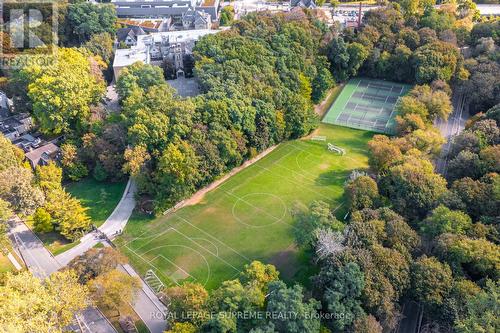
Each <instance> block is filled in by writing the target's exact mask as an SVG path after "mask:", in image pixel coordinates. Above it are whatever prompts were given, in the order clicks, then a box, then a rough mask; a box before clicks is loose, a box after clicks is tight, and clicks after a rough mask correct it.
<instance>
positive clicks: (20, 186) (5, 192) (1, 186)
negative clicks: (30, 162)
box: [0, 167, 44, 215]
mask: <svg viewBox="0 0 500 333" xmlns="http://www.w3.org/2000/svg"><path fill="white" fill-rule="evenodd" d="M33 183H34V177H33V173H32V172H31V170H30V169H27V168H23V167H10V168H8V169H5V170H3V171H1V172H0V198H1V199H3V200H5V201H7V202H8V203H9V204H10V206H11V208H12V209H13V210H14V211H15V212H19V213H22V214H24V215H30V214H32V213H33V212H34V211H35V209H36V208H38V207H40V206H41V205H42V204H43V202H44V195H43V192H42V191H41V190H40V189H39V188H37V187H35V186H33Z"/></svg>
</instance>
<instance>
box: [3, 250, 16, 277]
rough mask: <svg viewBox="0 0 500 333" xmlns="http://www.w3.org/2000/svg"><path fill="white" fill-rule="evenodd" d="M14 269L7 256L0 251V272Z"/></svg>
mask: <svg viewBox="0 0 500 333" xmlns="http://www.w3.org/2000/svg"><path fill="white" fill-rule="evenodd" d="M14 271H15V267H14V265H12V263H11V262H10V260H9V258H7V256H6V255H4V254H3V253H2V252H1V251H0V274H2V273H6V272H14Z"/></svg>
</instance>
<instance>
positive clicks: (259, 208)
mask: <svg viewBox="0 0 500 333" xmlns="http://www.w3.org/2000/svg"><path fill="white" fill-rule="evenodd" d="M315 135H318V136H325V137H326V138H327V140H326V141H313V140H310V139H302V140H295V141H290V142H286V143H283V144H281V145H280V146H278V147H277V148H276V149H275V150H274V151H273V152H271V153H270V154H268V155H267V156H266V157H264V158H263V159H261V160H260V161H258V162H256V163H255V164H253V165H251V166H250V167H248V168H246V169H244V170H242V171H241V172H239V173H238V174H236V175H234V176H233V177H231V178H229V179H228V180H227V181H225V182H224V183H222V184H221V185H220V186H219V187H218V188H216V189H215V190H213V191H211V192H209V193H207V194H206V195H205V197H204V198H203V199H202V200H201V202H199V203H198V204H196V205H193V206H189V207H184V208H182V209H180V210H178V211H176V212H175V213H172V214H170V215H167V216H162V217H159V218H157V219H154V220H151V219H148V218H144V217H142V218H141V217H139V216H135V217H133V218H132V219H131V220H130V221H129V223H128V224H127V227H126V229H125V233H124V235H123V236H122V237H120V239H118V241H117V244H118V246H119V247H120V248H121V250H122V251H123V252H124V253H125V254H127V256H128V257H129V258H130V261H131V263H132V264H133V265H134V267H135V268H136V269H138V271H139V272H140V273H141V274H142V275H143V276H145V275H146V273H147V272H148V271H149V270H152V271H153V272H154V273H155V274H156V276H158V277H159V279H160V280H161V281H162V282H163V283H164V284H165V285H172V284H178V283H180V282H182V281H183V280H189V281H197V282H200V283H202V284H204V285H205V286H206V287H207V288H208V289H211V288H214V287H216V286H218V285H219V284H220V283H221V282H222V281H223V280H227V279H231V278H235V277H236V276H237V275H238V274H239V273H240V271H241V270H242V268H243V266H244V265H245V264H247V263H249V262H251V261H252V260H261V261H263V262H266V263H273V264H275V265H276V266H277V267H278V269H279V270H280V271H281V273H282V277H283V278H284V279H285V280H288V281H290V280H294V279H302V278H303V277H304V276H305V275H307V273H305V270H306V268H305V267H306V263H307V262H306V261H307V260H306V259H304V255H303V253H300V252H299V251H297V249H296V248H295V246H294V242H293V234H292V231H293V228H294V227H293V226H292V216H291V211H292V208H293V207H296V206H299V207H307V206H308V205H309V204H310V203H311V202H312V201H313V200H324V201H326V202H329V203H330V204H331V206H332V207H333V208H335V212H336V214H337V216H338V217H340V218H342V217H343V216H344V214H345V209H343V208H344V207H343V204H342V193H343V184H344V181H345V179H346V177H347V176H348V174H349V173H350V171H351V170H353V169H363V168H366V167H367V161H368V157H367V153H366V144H367V141H368V140H369V139H370V138H371V135H372V134H370V133H369V132H364V131H359V130H353V129H349V128H344V127H339V126H332V125H327V124H322V125H321V126H320V128H319V130H318V131H317V133H315ZM328 143H332V144H335V145H336V146H339V147H342V148H344V149H345V150H346V154H345V155H343V156H341V155H339V154H336V153H333V152H330V151H328V148H327V144H328ZM301 258H302V259H301ZM149 275H151V273H149Z"/></svg>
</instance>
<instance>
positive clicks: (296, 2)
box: [290, 0, 317, 9]
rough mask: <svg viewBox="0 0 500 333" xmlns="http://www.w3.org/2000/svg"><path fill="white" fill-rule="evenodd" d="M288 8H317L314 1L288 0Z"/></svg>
mask: <svg viewBox="0 0 500 333" xmlns="http://www.w3.org/2000/svg"><path fill="white" fill-rule="evenodd" d="M290 7H292V8H293V7H300V8H309V9H315V8H317V6H316V3H315V2H314V0H290Z"/></svg>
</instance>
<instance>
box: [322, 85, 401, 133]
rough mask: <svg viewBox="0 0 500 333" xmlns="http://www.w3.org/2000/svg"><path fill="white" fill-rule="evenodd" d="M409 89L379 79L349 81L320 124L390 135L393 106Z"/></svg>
mask: <svg viewBox="0 0 500 333" xmlns="http://www.w3.org/2000/svg"><path fill="white" fill-rule="evenodd" d="M410 88H411V86H409V85H406V84H401V83H394V82H388V81H382V80H374V79H368V78H354V79H351V80H350V81H349V82H348V83H347V84H346V85H345V87H344V89H343V90H342V92H341V93H340V95H339V97H338V98H337V99H336V101H335V103H333V105H332V107H331V108H330V110H329V111H328V113H327V114H326V115H325V117H324V118H323V122H325V123H329V124H335V125H341V126H346V127H352V128H359V129H364V130H368V131H373V132H379V133H387V134H392V133H394V131H395V127H396V123H395V121H394V118H395V116H396V114H395V112H394V107H395V105H396V102H397V101H398V99H399V97H401V96H404V95H406V93H408V91H409V90H410Z"/></svg>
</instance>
